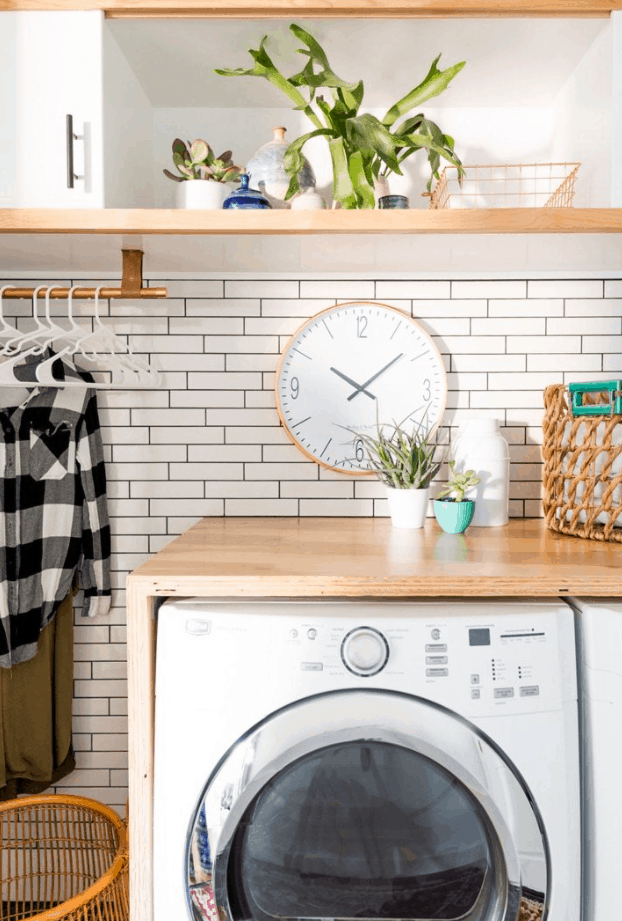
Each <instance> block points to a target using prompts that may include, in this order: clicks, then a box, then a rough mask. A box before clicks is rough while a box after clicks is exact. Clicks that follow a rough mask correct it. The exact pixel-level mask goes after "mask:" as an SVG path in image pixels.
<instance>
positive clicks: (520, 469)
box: [510, 461, 542, 483]
mask: <svg viewBox="0 0 622 921" xmlns="http://www.w3.org/2000/svg"><path fill="white" fill-rule="evenodd" d="M510 479H512V480H517V481H520V482H526V481H529V480H532V481H537V482H538V483H540V482H541V480H542V461H540V462H539V463H537V464H510Z"/></svg>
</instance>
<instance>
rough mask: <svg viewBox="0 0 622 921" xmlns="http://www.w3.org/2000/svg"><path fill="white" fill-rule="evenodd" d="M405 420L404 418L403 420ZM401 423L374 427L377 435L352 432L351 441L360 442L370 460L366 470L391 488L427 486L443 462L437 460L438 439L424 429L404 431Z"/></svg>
mask: <svg viewBox="0 0 622 921" xmlns="http://www.w3.org/2000/svg"><path fill="white" fill-rule="evenodd" d="M404 421H406V420H404ZM402 426H403V423H399V424H398V423H396V422H394V423H393V425H392V427H390V428H389V429H388V432H387V431H385V429H386V426H384V425H380V424H378V425H377V426H376V429H377V435H376V437H375V438H374V437H373V436H371V435H367V434H364V433H362V432H354V435H355V438H354V441H355V442H357V441H361V442H362V443H363V447H364V450H365V452H366V454H367V458H368V461H369V469H370V471H371V472H372V473H374V474H375V475H376V477H377V478H378V479H379V480H381V481H382V482H383V483H385V484H386V485H387V486H390V487H392V488H393V489H427V487H428V486H429V485H430V483H431V482H432V480H433V479H434V477H435V476H436V474H437V473H438V471H439V470H440V468H441V465H442V463H443V461H442V459H441V460H436V451H437V448H438V442H437V441H436V439H434V440H432V438H431V435H430V433H429V432H428V430H427V429H426V428H424V427H423V426H421V425H419V426H418V427H416V428H414V429H412V430H407V429H404V428H403V427H402Z"/></svg>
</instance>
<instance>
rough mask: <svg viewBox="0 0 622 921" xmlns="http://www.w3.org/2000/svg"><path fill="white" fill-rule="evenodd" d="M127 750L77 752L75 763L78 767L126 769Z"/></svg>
mask: <svg viewBox="0 0 622 921" xmlns="http://www.w3.org/2000/svg"><path fill="white" fill-rule="evenodd" d="M127 760H128V759H127V752H90V751H89V752H78V753H77V755H76V764H77V766H78V767H79V768H118V769H120V770H125V769H127Z"/></svg>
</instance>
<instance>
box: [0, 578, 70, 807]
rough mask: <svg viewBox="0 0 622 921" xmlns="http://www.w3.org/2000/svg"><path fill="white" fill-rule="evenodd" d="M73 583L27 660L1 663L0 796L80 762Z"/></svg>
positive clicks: (39, 785)
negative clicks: (74, 739) (75, 734)
mask: <svg viewBox="0 0 622 921" xmlns="http://www.w3.org/2000/svg"><path fill="white" fill-rule="evenodd" d="M75 593H76V587H75V586H74V588H72V589H71V591H70V592H69V594H68V595H67V597H66V598H65V600H64V601H62V602H61V604H60V605H59V607H58V609H57V611H56V614H55V616H54V619H53V620H52V622H51V623H49V624H48V625H47V627H45V628H44V629H43V630H42V632H41V636H40V637H39V645H38V649H37V654H36V656H34V657H33V658H32V659H29V660H28V662H22V663H21V664H20V665H15V666H13V668H11V669H8V668H3V669H0V800H8V799H14V798H15V797H16V796H19V795H21V794H28V793H29V794H33V793H41V791H42V790H45V789H46V788H47V787H49V786H50V785H51V784H55V783H58V782H59V781H60V780H62V778H63V777H66V776H67V774H70V773H71V771H73V769H74V768H75V766H76V759H75V757H74V753H73V746H72V744H71V703H72V698H73V599H74V595H75Z"/></svg>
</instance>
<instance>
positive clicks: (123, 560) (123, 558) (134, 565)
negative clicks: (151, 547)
mask: <svg viewBox="0 0 622 921" xmlns="http://www.w3.org/2000/svg"><path fill="white" fill-rule="evenodd" d="M147 559H148V554H147V553H114V552H113V553H111V555H110V569H111V570H112V571H116V572H132V570H133V569H138V567H139V566H142V564H143V563H144V562H146V560H147Z"/></svg>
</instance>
